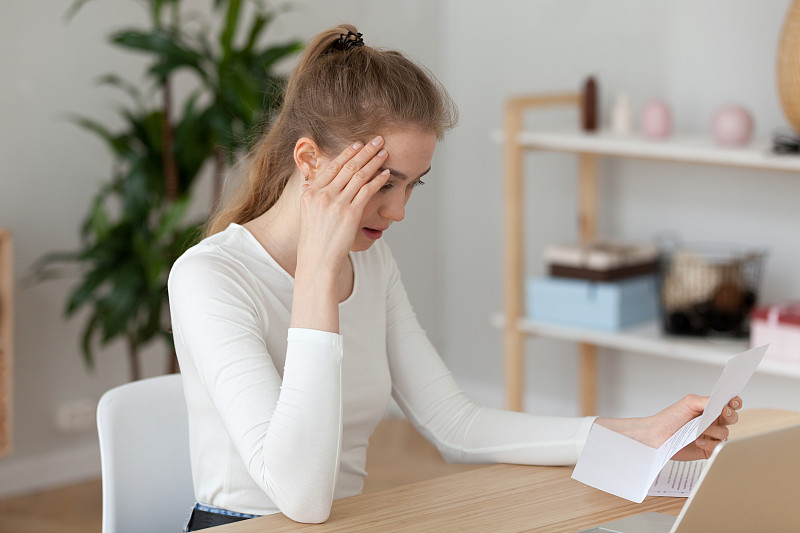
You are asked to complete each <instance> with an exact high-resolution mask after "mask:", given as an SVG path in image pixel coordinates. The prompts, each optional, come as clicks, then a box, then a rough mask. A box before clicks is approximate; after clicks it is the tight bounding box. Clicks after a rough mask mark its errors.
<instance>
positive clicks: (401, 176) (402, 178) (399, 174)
mask: <svg viewBox="0 0 800 533" xmlns="http://www.w3.org/2000/svg"><path fill="white" fill-rule="evenodd" d="M379 170H380V171H384V170H388V171H389V172H390V173H391V177H393V178H397V179H399V180H400V181H405V180H407V179H408V176H407V175H406V173H405V172H400V171H399V170H395V169H393V168H389V167H381V168H380V169H379ZM430 171H431V167H428V170H426V171H425V172H423V173H422V174H420V175H419V177H420V178H421V177H422V176H424V175H425V174H427V173H428V172H430Z"/></svg>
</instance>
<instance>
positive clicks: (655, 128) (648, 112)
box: [641, 100, 672, 139]
mask: <svg viewBox="0 0 800 533" xmlns="http://www.w3.org/2000/svg"><path fill="white" fill-rule="evenodd" d="M641 129H642V135H644V136H645V137H647V138H648V139H664V138H666V137H669V135H670V133H672V113H671V112H670V109H669V106H668V105H667V103H666V102H664V101H662V100H653V101H651V102H648V103H647V104H645V106H644V107H643V108H642V116H641Z"/></svg>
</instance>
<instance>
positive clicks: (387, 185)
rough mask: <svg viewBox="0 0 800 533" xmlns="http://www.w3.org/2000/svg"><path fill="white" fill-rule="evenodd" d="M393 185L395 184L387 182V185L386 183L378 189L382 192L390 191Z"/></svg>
mask: <svg viewBox="0 0 800 533" xmlns="http://www.w3.org/2000/svg"><path fill="white" fill-rule="evenodd" d="M392 187H393V185H392V184H391V183H387V184H386V185H384V186H383V187H381V188H380V189H378V190H379V191H380V192H388V191H389V190H390V189H391V188H392Z"/></svg>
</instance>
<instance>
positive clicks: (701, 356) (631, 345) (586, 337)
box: [492, 313, 800, 378]
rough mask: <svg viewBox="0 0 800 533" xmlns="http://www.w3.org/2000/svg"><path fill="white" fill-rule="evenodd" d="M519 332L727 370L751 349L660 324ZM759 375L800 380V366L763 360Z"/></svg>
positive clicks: (532, 325) (538, 327)
mask: <svg viewBox="0 0 800 533" xmlns="http://www.w3.org/2000/svg"><path fill="white" fill-rule="evenodd" d="M492 323H493V324H494V325H495V326H497V327H505V319H504V317H503V315H502V314H499V313H498V314H496V315H494V316H493V317H492ZM517 330H518V331H521V332H523V333H525V334H527V335H531V336H537V337H546V338H550V339H560V340H565V341H571V342H581V343H589V344H593V345H595V346H599V347H601V348H611V349H614V350H624V351H628V352H634V353H640V354H643V355H651V356H656V357H665V358H668V359H677V360H681V361H690V362H694V363H704V364H709V365H714V366H720V367H721V366H725V363H726V362H727V361H728V359H730V357H732V356H734V355H736V354H738V353H740V352H743V351H745V350H747V349H748V348H749V343H748V342H747V341H746V340H741V339H725V338H721V337H710V338H691V337H676V336H669V335H665V334H664V333H663V332H662V331H661V326H660V324H659V323H658V322H647V323H644V324H642V325H637V326H635V327H630V328H626V329H623V330H620V331H599V330H593V329H584V328H573V327H568V326H561V325H557V324H547V323H543V322H537V321H534V320H530V319H528V318H521V319H520V320H518V321H517ZM756 372H757V373H760V374H768V375H773V376H780V377H786V378H800V363H791V362H788V361H775V360H770V359H764V360H763V361H762V362H761V364H760V365H759V367H758V370H757V371H756Z"/></svg>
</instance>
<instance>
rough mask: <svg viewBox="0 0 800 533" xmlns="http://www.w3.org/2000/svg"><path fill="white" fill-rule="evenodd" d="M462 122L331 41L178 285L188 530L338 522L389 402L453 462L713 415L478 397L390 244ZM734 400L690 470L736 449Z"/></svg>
mask: <svg viewBox="0 0 800 533" xmlns="http://www.w3.org/2000/svg"><path fill="white" fill-rule="evenodd" d="M454 123H455V109H454V106H453V104H452V102H451V101H450V99H449V97H448V96H447V94H446V92H445V91H444V90H443V89H442V88H441V87H440V85H439V84H438V82H437V81H436V80H435V79H434V78H433V76H432V75H430V74H429V73H428V72H426V71H425V70H423V69H422V68H420V67H419V66H417V65H415V64H414V63H413V62H411V61H409V60H408V59H407V58H406V57H405V56H403V55H402V54H401V53H399V52H396V51H384V50H379V49H376V48H371V47H369V46H366V45H364V44H363V40H362V39H361V34H359V33H358V32H357V30H356V28H354V27H352V26H349V25H343V26H340V27H336V28H333V29H330V30H328V31H325V32H322V33H321V34H319V35H318V36H317V37H316V38H315V39H314V40H313V41H312V42H311V44H310V45H309V47H308V49H307V50H306V51H305V54H304V56H303V57H302V59H301V60H300V62H299V64H298V65H297V67H296V68H295V69H294V71H293V73H292V75H291V77H290V79H289V82H288V85H287V88H286V95H285V101H284V104H283V107H282V109H281V111H280V114H279V115H278V117H277V118H276V120H275V122H274V124H273V126H272V128H271V129H270V130H269V132H267V133H266V134H265V135H264V137H263V138H262V139H261V140H260V142H259V143H258V145H257V146H256V147H255V149H254V150H253V152H252V153H251V154H250V158H249V163H250V170H249V176H248V178H247V180H246V181H245V183H244V184H243V185H242V187H241V188H240V190H239V191H238V192H237V193H236V194H235V195H233V196H232V197H231V198H230V199H229V200H228V202H227V203H226V204H225V205H224V206H223V207H222V208H221V209H220V210H219V212H218V213H216V214H215V215H214V216H213V218H212V219H211V221H210V222H209V225H208V231H207V238H206V239H205V240H203V241H202V242H201V243H200V244H198V245H197V246H195V247H193V248H192V249H190V250H189V251H187V252H186V253H185V254H184V255H183V256H182V257H181V258H180V259H179V260H178V261H177V262H176V263H175V266H174V267H173V269H172V272H171V275H170V280H169V293H170V304H171V311H172V321H173V331H174V334H175V345H176V349H177V353H178V358H179V361H180V367H181V373H182V375H183V380H184V388H185V394H186V401H187V404H188V408H189V421H190V432H191V454H192V465H193V471H194V483H195V495H196V498H197V501H198V502H199V503H198V504H197V505H196V506H195V508H194V510H193V514H192V516H191V517H190V523H189V525H188V528H189V530H190V531H194V530H197V529H202V528H204V527H208V526H210V525H217V524H221V523H226V522H228V521H235V520H240V519H246V518H250V517H253V516H257V515H264V514H269V513H275V512H282V513H284V514H286V515H287V516H288V517H289V518H292V519H293V520H297V521H300V522H323V521H324V520H326V519H327V518H328V515H329V513H330V509H331V503H332V501H333V500H334V499H337V498H343V497H346V496H352V495H355V494H359V493H360V492H361V489H362V478H363V477H364V476H365V475H366V472H365V470H364V464H365V459H366V450H367V444H368V440H369V437H370V435H371V434H372V432H373V430H374V428H375V426H376V424H377V423H378V421H379V420H380V419H381V417H382V416H383V414H384V412H385V409H386V407H387V404H388V402H389V398H390V396H391V397H393V398H394V399H395V400H396V401H397V403H398V404H399V406H400V407H401V408H402V410H403V412H404V413H405V414H406V415H407V416H408V418H409V419H410V420H411V422H412V423H413V424H414V426H415V427H416V428H417V429H418V430H419V431H420V432H421V433H422V434H423V435H424V436H425V437H427V438H428V439H429V440H430V441H431V442H433V443H434V444H435V445H436V447H437V448H438V449H439V451H440V452H441V453H442V455H443V456H444V457H445V458H446V459H447V460H448V461H452V462H480V463H496V462H509V463H521V464H544V465H559V464H572V463H574V462H575V461H576V460H577V457H578V454H579V453H580V450H581V447H582V445H583V442H584V441H585V439H586V435H587V433H588V431H589V428H590V427H591V425H592V424H594V423H599V424H602V425H604V426H606V427H609V428H611V429H614V430H616V431H618V432H621V433H624V434H627V435H629V436H631V437H633V438H636V439H637V440H639V441H641V442H644V443H646V444H649V445H652V446H657V445H659V444H660V443H662V442H663V441H664V440H666V438H667V437H668V436H669V435H671V434H672V433H673V432H674V431H675V430H676V429H677V428H679V427H680V426H682V425H683V424H684V423H685V422H687V421H688V420H690V419H691V418H693V417H695V416H697V415H698V414H700V413H701V412H702V410H703V408H704V406H705V402H706V399H705V398H701V397H697V396H688V397H686V398H684V399H683V400H681V401H679V402H678V403H676V404H675V405H673V406H671V407H668V408H667V409H665V410H664V411H662V412H661V413H659V414H657V415H655V416H652V417H647V418H641V419H595V418H593V417H589V418H562V417H544V416H533V415H529V414H524V413H516V412H509V411H500V410H493V409H486V408H481V407H478V406H476V405H474V404H473V403H472V402H471V401H470V400H469V399H467V397H466V396H465V395H464V394H463V393H462V391H461V390H460V389H459V388H458V386H457V385H456V383H455V382H454V380H453V378H452V376H451V375H450V373H449V372H448V370H447V369H446V368H445V366H444V365H443V364H442V361H441V360H440V358H439V356H438V355H437V353H436V351H435V350H434V348H433V346H432V345H431V344H430V342H429V341H428V338H427V337H426V335H425V332H424V331H423V330H422V328H421V327H420V325H419V324H418V322H417V320H416V318H415V315H414V312H413V311H412V308H411V305H410V304H409V302H408V299H407V297H406V292H405V290H404V288H403V284H402V282H401V280H400V273H399V272H398V269H397V265H396V263H395V261H394V259H393V257H392V254H391V252H390V250H389V248H388V247H387V245H386V244H385V243H384V242H383V241H382V240H381V236H382V234H383V233H384V232H385V231H387V230H389V229H390V226H391V225H392V224H393V223H395V222H400V221H401V220H403V217H404V216H405V205H406V202H408V200H409V197H410V196H411V194H412V191H414V189H415V188H417V187H418V186H420V185H422V178H423V177H424V176H425V175H426V174H427V173H428V172H429V171H430V170H431V160H432V158H433V154H434V150H435V148H436V144H437V141H438V140H439V139H441V138H442V136H443V134H444V133H445V131H447V130H448V129H450V128H451V127H452V126H453V125H454ZM739 407H741V400H740V399H738V398H736V399H734V400H733V401H732V402H731V404H730V406H728V407H726V408H725V410H724V412H723V413H721V415H720V418H719V419H718V420H717V423H715V425H713V426H712V427H711V428H709V429H708V430H707V431H706V434H705V436H704V437H702V438H701V439H699V440H698V441H697V442H695V443H694V444H692V445H690V446H689V447H687V448H686V449H684V450H682V451H681V452H680V453H679V458H683V459H695V458H699V457H705V456H707V455H708V454H709V453H710V452H711V450H712V449H713V448H714V446H715V445H716V443H717V442H719V441H720V440H722V439H724V438H726V437H727V428H726V427H725V426H726V425H728V424H731V423H734V422H735V421H736V418H737V415H736V411H735V410H736V409H738V408H739Z"/></svg>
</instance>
